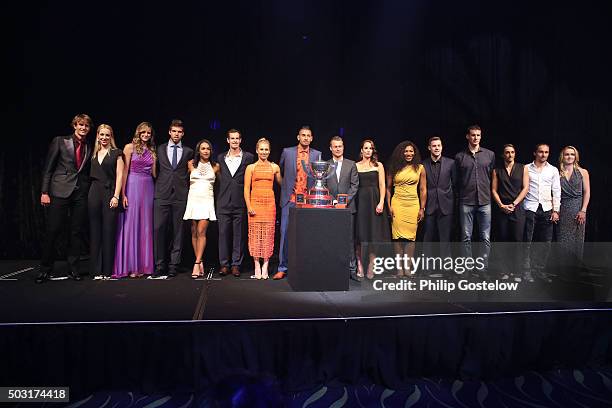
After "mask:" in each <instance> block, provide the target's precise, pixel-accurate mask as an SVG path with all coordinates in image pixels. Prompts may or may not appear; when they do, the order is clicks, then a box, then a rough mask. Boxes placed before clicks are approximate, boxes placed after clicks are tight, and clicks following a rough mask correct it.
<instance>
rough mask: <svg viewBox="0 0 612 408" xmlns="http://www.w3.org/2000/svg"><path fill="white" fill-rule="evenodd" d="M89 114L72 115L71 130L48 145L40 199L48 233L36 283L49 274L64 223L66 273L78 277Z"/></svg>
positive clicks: (86, 191) (85, 197)
mask: <svg viewBox="0 0 612 408" xmlns="http://www.w3.org/2000/svg"><path fill="white" fill-rule="evenodd" d="M92 125H93V124H92V121H91V118H90V117H89V115H86V114H79V115H76V116H75V117H74V118H73V119H72V127H73V129H74V132H73V134H71V135H68V136H58V137H56V138H54V139H53V141H52V142H51V144H50V145H49V152H48V153H47V160H46V163H45V167H44V170H43V177H42V186H41V189H40V190H41V194H40V203H41V204H42V205H43V206H44V207H46V208H47V209H48V211H47V235H46V237H45V240H44V244H43V248H42V259H41V262H40V273H39V275H38V276H37V277H36V283H43V282H44V281H46V280H48V279H49V278H50V276H51V271H52V269H53V258H54V256H53V255H54V252H55V241H56V240H57V237H58V236H59V235H60V233H61V232H62V229H63V227H64V225H66V224H69V226H70V236H69V243H68V265H69V266H70V271H69V272H68V276H69V277H71V278H72V279H74V280H77V281H78V280H81V276H80V274H79V270H78V267H77V266H78V261H79V256H80V254H81V245H82V244H83V241H82V230H81V229H82V227H83V225H85V223H86V222H87V221H86V220H87V193H88V191H89V168H90V165H91V161H90V156H91V150H90V148H89V146H87V141H86V137H87V134H88V133H89V131H90V129H91V127H92Z"/></svg>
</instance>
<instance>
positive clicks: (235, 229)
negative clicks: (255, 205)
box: [216, 129, 255, 278]
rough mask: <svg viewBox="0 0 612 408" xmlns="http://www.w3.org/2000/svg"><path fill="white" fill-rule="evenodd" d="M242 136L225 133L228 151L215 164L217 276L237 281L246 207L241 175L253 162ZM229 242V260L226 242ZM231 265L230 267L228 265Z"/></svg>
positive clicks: (235, 132) (253, 158) (243, 240)
mask: <svg viewBox="0 0 612 408" xmlns="http://www.w3.org/2000/svg"><path fill="white" fill-rule="evenodd" d="M241 142H242V135H241V134H240V131H239V130H236V129H230V130H228V131H227V144H228V145H229V150H228V151H226V152H224V153H221V154H220V155H219V157H217V161H218V162H219V165H220V166H221V171H220V172H219V179H218V181H219V191H218V194H217V197H216V198H217V199H216V202H217V219H218V221H219V266H220V268H219V274H220V275H221V276H225V275H227V274H228V273H230V266H231V273H232V275H234V276H235V277H237V278H238V277H240V266H241V265H242V260H243V258H244V243H245V236H244V231H245V223H246V204H245V202H244V172H245V170H246V168H247V166H248V165H249V164H251V163H253V161H254V160H255V157H254V156H253V154H252V153H249V152H245V151H243V150H242V149H241V148H240V143H241ZM230 240H231V242H232V246H231V248H232V251H231V256H230V252H229V251H228V249H229V245H228V241H230ZM230 262H231V264H230Z"/></svg>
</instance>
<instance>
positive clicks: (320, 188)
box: [302, 160, 336, 208]
mask: <svg viewBox="0 0 612 408" xmlns="http://www.w3.org/2000/svg"><path fill="white" fill-rule="evenodd" d="M302 168H303V169H304V171H305V172H306V174H308V176H309V177H312V178H313V179H314V180H315V184H314V186H313V187H312V188H310V189H309V190H308V194H307V195H306V200H305V201H306V205H305V207H316V208H333V206H334V205H333V201H334V199H333V197H332V196H330V195H329V190H328V189H327V179H328V178H330V177H331V176H333V175H334V173H335V172H336V165H335V164H334V163H330V162H327V161H324V160H315V161H313V162H310V163H308V164H307V163H306V162H305V161H304V160H302Z"/></svg>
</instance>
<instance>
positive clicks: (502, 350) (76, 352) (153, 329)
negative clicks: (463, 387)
mask: <svg viewBox="0 0 612 408" xmlns="http://www.w3.org/2000/svg"><path fill="white" fill-rule="evenodd" d="M0 357H1V361H2V362H3V370H1V371H0V382H1V383H2V384H4V385H6V386H9V385H21V386H24V385H40V384H45V385H47V386H51V385H58V386H59V385H70V387H71V389H72V392H73V394H75V395H76V394H78V393H86V392H92V391H96V390H104V389H110V390H131V391H137V390H141V391H143V392H153V391H181V390H184V391H190V390H203V389H205V388H207V387H209V386H211V385H212V384H213V383H215V382H216V381H218V380H220V379H222V378H223V377H224V376H225V375H227V374H229V373H232V372H234V371H235V370H238V369H246V370H249V371H251V372H266V373H270V374H273V375H274V376H276V377H277V378H278V379H279V380H280V382H281V383H282V385H283V387H284V388H285V390H287V391H299V390H304V389H309V388H311V387H312V386H313V385H317V384H321V383H326V384H334V383H352V384H359V383H370V384H371V383H375V384H379V385H383V386H385V387H388V388H391V389H398V390H401V389H403V388H405V387H407V386H408V385H407V384H408V383H409V381H410V380H411V379H413V378H415V377H424V376H425V377H434V378H435V377H446V378H461V379H464V380H466V379H494V378H499V377H504V376H512V375H516V374H517V373H520V372H524V371H525V370H550V369H554V368H557V367H569V368H572V367H585V366H589V365H600V364H606V363H607V364H609V363H610V362H612V317H611V316H610V315H609V314H608V313H606V312H570V313H537V314H535V313H532V314H513V315H498V316H479V317H475V316H453V317H437V318H431V317H418V318H395V319H367V320H348V321H302V322H252V323H246V322H241V323H236V322H219V323H214V322H201V323H198V322H194V323H191V324H163V323H151V324H111V325H105V324H100V325H87V324H81V325H55V326H54V325H38V326H36V325H33V326H30V325H28V326H14V327H2V328H0Z"/></svg>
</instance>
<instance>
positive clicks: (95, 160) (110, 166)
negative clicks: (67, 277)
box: [87, 124, 124, 280]
mask: <svg viewBox="0 0 612 408" xmlns="http://www.w3.org/2000/svg"><path fill="white" fill-rule="evenodd" d="M123 167H124V162H123V153H122V152H121V150H119V149H117V145H116V144H115V136H114V134H113V128H112V127H110V126H109V125H105V124H102V125H100V126H98V130H97V132H96V142H95V145H94V151H93V155H92V157H91V170H90V176H89V177H90V180H91V186H90V188H89V195H88V197H87V208H88V210H89V237H90V239H89V245H90V258H89V269H90V270H91V274H92V275H93V277H94V279H96V280H102V279H103V280H107V279H109V278H110V276H111V274H112V272H113V264H114V261H115V239H116V237H115V234H116V231H117V214H118V211H117V210H118V207H119V194H120V193H121V180H122V179H123Z"/></svg>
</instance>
